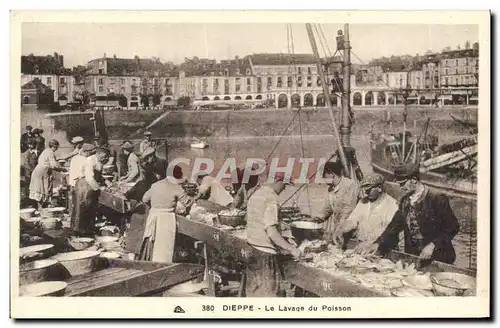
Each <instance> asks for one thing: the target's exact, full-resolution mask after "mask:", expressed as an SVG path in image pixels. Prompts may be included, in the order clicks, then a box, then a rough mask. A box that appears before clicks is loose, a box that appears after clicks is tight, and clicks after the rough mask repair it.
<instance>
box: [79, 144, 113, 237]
mask: <svg viewBox="0 0 500 328" xmlns="http://www.w3.org/2000/svg"><path fill="white" fill-rule="evenodd" d="M108 160H109V150H107V149H105V148H98V149H97V150H96V153H95V154H94V155H91V156H89V157H87V158H86V163H85V167H84V176H83V177H81V178H79V179H77V180H76V184H75V198H74V206H73V211H72V216H71V228H72V230H73V232H74V233H75V234H77V235H92V234H93V232H94V221H95V217H96V214H97V208H98V205H99V202H98V200H99V191H100V190H101V189H102V188H104V185H105V184H108V183H110V182H108V181H104V180H103V179H102V177H101V171H102V166H103V164H104V163H106V162H107V161H108Z"/></svg>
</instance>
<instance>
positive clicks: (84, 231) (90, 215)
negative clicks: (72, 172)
mask: <svg viewBox="0 0 500 328" xmlns="http://www.w3.org/2000/svg"><path fill="white" fill-rule="evenodd" d="M98 200H99V191H95V190H93V189H92V188H91V187H90V185H89V184H88V182H87V181H85V179H83V178H80V179H78V180H77V181H76V184H75V189H74V192H73V209H72V211H71V230H73V231H74V232H75V233H77V234H81V235H90V234H93V233H94V230H95V226H94V224H95V217H96V214H97V208H98V205H99V202H98Z"/></svg>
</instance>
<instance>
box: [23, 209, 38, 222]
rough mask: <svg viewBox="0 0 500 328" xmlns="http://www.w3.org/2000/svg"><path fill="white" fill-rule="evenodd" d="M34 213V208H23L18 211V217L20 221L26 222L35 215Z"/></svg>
mask: <svg viewBox="0 0 500 328" xmlns="http://www.w3.org/2000/svg"><path fill="white" fill-rule="evenodd" d="M35 211H36V210H35V209H34V208H23V209H22V210H20V211H19V216H20V217H21V219H24V220H27V219H29V218H31V217H33V216H34V215H35Z"/></svg>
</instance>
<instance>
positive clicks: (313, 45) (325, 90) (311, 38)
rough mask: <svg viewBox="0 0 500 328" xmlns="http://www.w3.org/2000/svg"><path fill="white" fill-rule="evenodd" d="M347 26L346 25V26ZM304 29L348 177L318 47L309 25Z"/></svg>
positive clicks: (348, 173)
mask: <svg viewBox="0 0 500 328" xmlns="http://www.w3.org/2000/svg"><path fill="white" fill-rule="evenodd" d="M346 25H347V24H346ZM306 29H307V35H308V37H309V42H310V43H311V48H312V51H313V54H314V57H315V58H316V63H317V66H318V73H319V76H320V79H321V86H322V88H323V94H324V95H325V104H326V106H327V107H328V112H329V114H330V120H331V121H332V127H333V133H334V135H335V137H336V139H337V147H338V150H339V156H340V161H341V162H342V166H343V167H344V174H345V175H346V176H350V169H349V163H348V161H347V158H346V156H345V152H344V145H345V144H344V143H343V142H344V141H345V140H344V138H341V136H340V133H339V130H338V129H337V123H336V121H335V116H334V114H333V108H332V104H331V101H330V92H329V90H328V84H327V81H326V78H325V74H324V72H323V63H322V62H321V58H320V56H319V53H318V47H317V45H316V40H315V38H314V33H313V30H312V27H311V24H309V23H308V24H306ZM346 140H347V142H348V143H347V145H349V138H348V137H347V139H346Z"/></svg>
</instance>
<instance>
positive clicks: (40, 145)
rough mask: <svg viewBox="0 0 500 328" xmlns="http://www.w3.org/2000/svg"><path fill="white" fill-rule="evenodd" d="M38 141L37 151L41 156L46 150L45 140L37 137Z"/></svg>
mask: <svg viewBox="0 0 500 328" xmlns="http://www.w3.org/2000/svg"><path fill="white" fill-rule="evenodd" d="M35 141H36V150H38V153H39V154H41V153H42V151H43V150H44V149H45V138H44V137H42V136H37V137H36V138H35Z"/></svg>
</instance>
